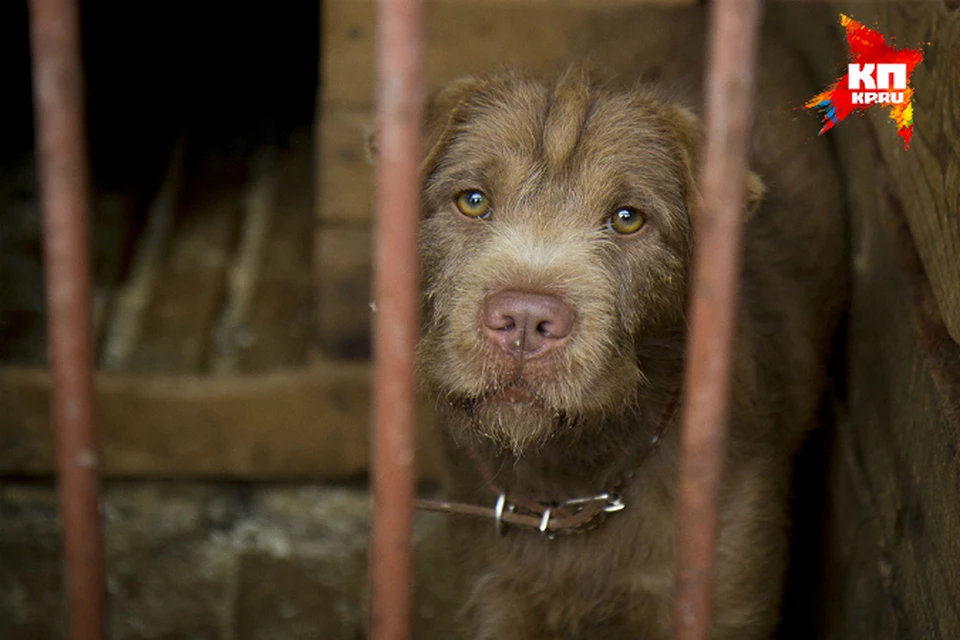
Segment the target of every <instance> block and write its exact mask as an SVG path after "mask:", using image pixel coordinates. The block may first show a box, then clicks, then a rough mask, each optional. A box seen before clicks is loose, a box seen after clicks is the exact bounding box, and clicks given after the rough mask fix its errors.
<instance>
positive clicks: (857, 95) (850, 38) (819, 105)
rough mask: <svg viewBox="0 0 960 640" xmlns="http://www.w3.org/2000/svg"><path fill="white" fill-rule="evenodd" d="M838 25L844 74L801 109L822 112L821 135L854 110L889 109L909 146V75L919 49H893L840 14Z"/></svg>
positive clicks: (920, 57) (905, 145)
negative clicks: (843, 35) (842, 32)
mask: <svg viewBox="0 0 960 640" xmlns="http://www.w3.org/2000/svg"><path fill="white" fill-rule="evenodd" d="M840 24H841V25H843V27H844V28H845V29H846V30H847V46H848V48H849V51H850V59H851V62H850V64H848V65H847V70H848V72H847V73H846V74H845V75H843V76H841V78H840V79H839V80H837V81H836V82H835V83H833V84H832V85H830V87H829V88H828V89H827V90H826V91H824V92H822V93H819V94H817V95H816V96H814V97H813V98H811V99H810V100H809V101H808V102H807V103H806V104H805V105H804V108H805V109H814V108H815V109H820V110H821V111H822V112H823V127H822V128H821V129H820V134H821V135H823V134H824V133H826V132H827V131H829V130H830V129H832V128H833V127H834V125H836V124H837V123H839V122H840V121H841V120H843V119H844V118H846V117H847V116H848V115H850V114H851V113H853V112H854V111H857V110H865V109H867V108H868V107H870V106H873V105H878V106H881V107H884V108H888V109H890V119H891V120H893V121H894V122H895V123H896V125H897V133H898V134H899V136H900V137H901V138H903V148H904V149H907V148H909V146H910V138H911V137H912V136H913V88H912V87H911V86H910V75H911V74H912V73H913V70H914V69H915V68H916V66H917V65H918V64H920V62H922V61H923V52H922V51H920V50H919V49H895V48H893V47H891V46H890V45H888V44H887V41H886V40H885V39H884V37H883V36H882V35H881V34H880V33H879V32H877V31H874V30H873V29H869V28H867V27H865V26H864V25H863V24H861V23H859V22H857V21H856V20H854V19H852V18H850V17H849V16H845V15H843V14H842V13H841V14H840Z"/></svg>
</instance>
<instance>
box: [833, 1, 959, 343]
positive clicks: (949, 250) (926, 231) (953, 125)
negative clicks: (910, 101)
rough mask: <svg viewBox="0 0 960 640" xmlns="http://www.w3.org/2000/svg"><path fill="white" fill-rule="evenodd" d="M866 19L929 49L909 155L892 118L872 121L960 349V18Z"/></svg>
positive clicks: (901, 41)
mask: <svg viewBox="0 0 960 640" xmlns="http://www.w3.org/2000/svg"><path fill="white" fill-rule="evenodd" d="M853 10H854V9H853V8H851V11H853ZM856 10H857V11H858V13H859V12H860V9H859V8H857V9H856ZM863 15H864V19H866V20H871V21H872V20H876V22H877V24H878V25H879V28H880V29H881V31H882V32H884V33H886V34H888V35H894V34H895V35H896V44H897V46H900V47H916V46H919V45H920V44H921V43H926V42H929V43H930V45H929V46H926V47H924V48H925V50H926V56H925V59H924V61H923V62H922V63H921V64H920V66H918V67H917V69H916V71H914V74H913V77H912V80H911V84H912V85H913V87H914V101H915V106H914V122H915V125H914V129H913V131H914V133H913V140H912V141H911V143H910V148H909V150H907V151H904V149H903V145H902V141H901V140H900V139H899V137H897V136H896V135H894V134H895V127H894V126H893V123H892V122H890V120H889V118H888V117H887V115H886V111H881V110H879V109H870V110H868V113H869V115H870V123H871V124H872V125H873V128H874V130H875V131H876V135H877V138H878V139H879V141H880V143H879V147H880V152H881V153H882V154H883V161H884V163H885V164H886V166H887V167H889V170H890V176H891V178H892V180H893V184H894V188H895V193H896V195H897V196H898V199H899V201H900V202H901V203H903V211H904V215H905V217H906V220H907V223H908V226H909V229H910V233H911V235H912V236H913V239H914V242H915V243H916V247H917V252H918V253H919V254H920V258H921V260H922V262H923V266H924V269H925V270H926V274H927V277H928V278H929V279H930V284H931V286H932V287H933V293H934V295H935V297H936V301H937V304H938V305H939V307H940V312H941V314H942V316H943V321H944V323H945V324H946V327H947V330H948V331H949V333H950V335H951V336H952V337H953V340H954V341H955V342H957V343H960V110H958V109H957V100H958V97H960V13H958V12H957V11H952V12H950V11H945V10H943V8H942V7H941V6H940V5H939V4H938V3H933V2H916V3H909V2H901V3H876V4H875V5H873V6H871V7H870V9H869V10H868V11H863ZM868 24H869V23H868Z"/></svg>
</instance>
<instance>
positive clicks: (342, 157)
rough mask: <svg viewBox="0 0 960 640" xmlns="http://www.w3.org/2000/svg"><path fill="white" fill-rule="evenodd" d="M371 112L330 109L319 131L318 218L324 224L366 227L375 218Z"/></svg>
mask: <svg viewBox="0 0 960 640" xmlns="http://www.w3.org/2000/svg"><path fill="white" fill-rule="evenodd" d="M372 131H373V113H372V112H371V111H370V110H369V109H363V108H361V109H334V108H331V109H328V110H326V111H324V112H323V114H322V116H321V118H320V121H319V125H318V128H317V143H318V148H317V168H318V182H317V184H318V185H319V186H318V190H317V215H318V216H319V219H320V220H321V221H322V222H323V223H324V224H367V223H369V221H370V220H371V218H372V217H373V165H372V163H371V161H370V159H369V158H368V153H367V148H366V147H367V139H368V138H369V136H370V133H371V132H372Z"/></svg>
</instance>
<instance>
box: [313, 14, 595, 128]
mask: <svg viewBox="0 0 960 640" xmlns="http://www.w3.org/2000/svg"><path fill="white" fill-rule="evenodd" d="M593 7H594V5H591V8H590V9H588V8H585V6H584V4H582V3H565V4H564V5H563V7H562V9H559V8H558V9H557V10H550V11H547V10H545V8H546V4H545V3H525V2H503V3H499V4H497V6H496V7H495V8H493V7H491V5H490V4H488V3H486V2H468V1H466V0H464V1H462V2H434V3H432V4H429V5H428V6H427V12H426V13H427V15H426V21H427V42H426V52H425V58H424V59H425V63H426V73H427V84H428V89H430V90H435V89H437V88H439V87H440V86H441V85H442V84H443V83H445V82H448V81H450V80H453V79H455V78H457V77H459V76H462V75H465V74H471V73H482V72H486V71H491V70H493V69H494V68H496V67H498V66H501V65H505V64H512V65H517V64H522V65H524V66H525V67H527V68H529V69H531V70H532V71H548V70H551V69H552V68H554V67H555V66H556V65H557V63H559V62H561V61H563V60H564V59H565V58H566V56H567V51H568V47H569V44H570V42H571V40H572V37H573V35H574V33H575V31H576V29H577V27H578V26H579V25H580V24H582V22H583V19H584V16H585V14H586V12H588V11H590V10H595V8H593ZM323 12H324V13H323V21H322V26H323V38H322V42H323V43H324V44H323V54H322V65H323V69H322V72H321V73H322V75H321V80H322V90H321V93H322V99H323V104H324V105H325V107H328V108H329V107H333V108H348V109H354V108H364V109H367V110H369V109H370V108H371V106H372V103H373V87H374V64H373V52H374V39H375V29H374V15H375V4H374V2H373V1H372V0H329V1H328V2H325V3H324V7H323Z"/></svg>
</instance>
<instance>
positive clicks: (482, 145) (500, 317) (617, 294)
mask: <svg viewBox="0 0 960 640" xmlns="http://www.w3.org/2000/svg"><path fill="white" fill-rule="evenodd" d="M428 134H429V147H428V154H427V158H426V160H425V161H424V164H423V175H424V194H423V206H424V216H425V217H424V220H423V223H422V234H421V246H422V249H421V250H422V259H423V277H424V290H425V299H424V302H425V304H424V313H425V332H424V336H423V339H422V342H421V353H420V358H421V372H422V377H423V379H424V381H425V382H426V384H427V386H428V388H429V389H430V390H432V391H433V392H434V393H435V394H436V395H437V396H439V397H440V398H441V399H443V400H446V401H450V402H452V403H455V404H461V405H463V406H464V407H465V408H467V409H468V410H469V411H470V412H471V415H472V416H473V418H474V420H473V424H474V425H475V426H476V428H478V429H480V430H481V432H482V433H483V434H484V435H487V436H490V437H493V438H495V439H497V440H499V441H501V442H502V443H504V444H505V445H507V446H510V447H511V448H513V449H514V450H516V451H521V450H523V449H524V448H526V447H527V446H529V445H531V444H533V443H536V442H537V441H540V440H542V439H544V438H546V437H549V435H550V434H551V433H553V432H554V431H555V430H556V429H558V428H562V427H563V426H564V425H567V426H569V425H570V424H572V423H579V422H589V420H580V418H585V417H589V416H591V415H612V414H617V413H618V412H622V411H628V410H630V409H631V407H633V406H634V405H635V404H636V403H637V399H638V397H639V394H641V393H642V389H643V385H644V381H645V372H644V362H642V361H641V359H640V358H639V357H638V354H639V352H640V351H641V350H642V349H641V347H642V345H643V343H644V341H648V340H655V339H657V338H659V337H662V336H664V335H667V334H669V333H670V332H671V331H673V332H675V331H676V329H677V328H678V327H682V324H683V322H684V312H685V306H686V291H687V280H688V270H689V263H690V260H689V258H690V254H691V243H692V235H691V215H694V211H693V209H695V207H696V203H697V193H696V187H695V183H694V172H695V169H696V147H697V145H698V143H699V126H698V124H697V121H696V119H695V118H694V116H692V115H691V114H690V113H689V112H687V111H684V110H682V109H680V108H678V107H675V106H672V105H669V104H666V103H663V102H660V101H658V100H657V98H655V97H654V96H653V95H652V94H647V93H644V92H643V91H632V92H629V93H616V92H611V91H606V90H603V89H601V88H598V87H597V86H595V84H593V83H592V82H591V81H590V80H589V79H588V78H587V77H586V76H585V75H584V74H581V73H577V72H571V73H568V74H567V75H566V76H565V77H564V78H563V79H561V81H560V82H559V83H558V84H556V85H552V86H549V85H544V84H540V83H537V82H534V81H532V80H529V79H525V78H522V77H520V76H514V75H504V76H497V77H492V78H487V79H482V80H474V79H468V80H463V81H460V82H458V83H455V84H453V85H451V86H449V87H448V88H447V89H446V90H445V91H444V92H442V93H441V94H440V96H439V97H438V98H437V100H436V102H435V108H434V112H433V114H432V117H431V121H430V123H429V124H428Z"/></svg>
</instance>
